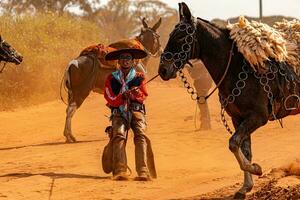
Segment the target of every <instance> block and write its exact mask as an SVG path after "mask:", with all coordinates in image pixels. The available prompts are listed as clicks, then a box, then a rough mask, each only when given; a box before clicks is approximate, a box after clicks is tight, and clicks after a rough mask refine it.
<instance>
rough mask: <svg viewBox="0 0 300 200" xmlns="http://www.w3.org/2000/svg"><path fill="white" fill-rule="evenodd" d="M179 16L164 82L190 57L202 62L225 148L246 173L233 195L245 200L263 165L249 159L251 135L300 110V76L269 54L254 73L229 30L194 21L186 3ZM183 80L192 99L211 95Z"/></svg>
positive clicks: (164, 67) (163, 62)
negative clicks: (226, 134)
mask: <svg viewBox="0 0 300 200" xmlns="http://www.w3.org/2000/svg"><path fill="white" fill-rule="evenodd" d="M179 15H180V21H179V23H178V24H177V25H176V26H175V28H174V30H173V31H172V32H171V34H170V37H169V40H168V42H167V45H166V47H165V49H164V52H163V53H162V55H161V62H160V66H159V71H158V72H159V74H160V76H161V78H162V79H163V80H165V81H167V80H169V79H171V78H175V77H176V73H177V72H179V75H180V76H181V77H183V72H182V71H181V69H182V68H183V66H184V65H185V64H186V63H188V62H189V60H190V59H201V60H202V61H203V63H204V65H205V67H206V68H207V70H208V72H209V73H210V75H211V77H212V79H213V80H214V82H215V84H216V88H215V90H213V92H214V91H216V89H218V91H219V100H220V103H221V118H222V122H223V123H224V125H225V127H226V129H227V130H228V131H229V132H230V133H231V134H232V135H231V137H230V139H229V149H230V151H231V152H232V153H233V154H234V156H235V158H236V160H237V161H238V164H239V166H240V168H241V170H242V171H243V172H244V183H243V185H242V187H241V188H240V189H239V190H238V191H237V192H236V193H235V195H234V198H236V199H241V198H245V196H246V193H248V192H250V191H251V190H252V187H253V180H252V175H258V176H260V175H262V168H261V167H260V166H259V165H258V164H256V163H252V150H251V134H252V133H253V132H254V131H255V130H256V129H258V128H259V127H262V126H264V125H265V124H267V122H268V121H269V120H276V119H277V120H280V119H282V118H284V117H286V116H289V115H296V114H299V113H300V107H299V95H300V78H299V76H298V75H297V74H296V73H295V71H294V70H292V68H291V66H290V65H289V64H288V63H287V62H285V61H284V60H283V61H281V62H279V61H276V59H274V58H272V57H269V58H268V60H265V61H264V63H265V67H266V69H267V71H266V72H265V73H259V72H258V71H255V70H254V68H253V67H252V66H251V64H250V63H249V61H248V60H247V59H246V57H245V56H244V55H243V54H242V53H241V52H240V51H239V49H238V47H237V43H236V42H235V41H234V40H233V39H231V38H230V30H229V29H228V28H221V27H219V26H216V25H215V24H213V23H211V22H209V21H207V20H204V19H201V18H196V19H195V18H194V17H193V16H192V15H191V12H190V9H189V8H188V6H187V5H186V4H185V3H180V4H179ZM183 81H184V83H185V86H186V88H187V90H188V92H189V93H191V95H192V98H193V99H194V100H197V101H206V100H207V99H208V98H209V97H210V95H211V93H210V94H209V95H207V96H198V95H197V93H195V92H194V90H193V89H191V86H190V85H189V84H188V82H187V80H186V79H184V80H183ZM292 97H295V98H292ZM225 112H226V113H227V114H229V116H230V117H231V120H232V122H233V125H234V129H235V130H234V131H232V130H231V129H230V127H229V125H228V124H227V121H226V119H225Z"/></svg>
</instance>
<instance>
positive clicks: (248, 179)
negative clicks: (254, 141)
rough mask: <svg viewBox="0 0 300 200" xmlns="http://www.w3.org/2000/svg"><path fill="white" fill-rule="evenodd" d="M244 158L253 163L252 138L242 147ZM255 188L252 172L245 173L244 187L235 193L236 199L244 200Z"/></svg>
mask: <svg viewBox="0 0 300 200" xmlns="http://www.w3.org/2000/svg"><path fill="white" fill-rule="evenodd" d="M241 149H242V152H243V154H244V156H245V157H246V158H247V159H248V160H249V161H250V162H251V160H252V152H251V137H248V138H246V139H245V140H244V141H243V143H242V146H241ZM252 188H253V179H252V174H251V173H250V172H247V171H244V184H243V186H242V187H241V188H240V189H239V190H238V191H237V192H236V193H235V195H234V199H244V198H245V197H246V193H247V192H250V191H251V190H252Z"/></svg>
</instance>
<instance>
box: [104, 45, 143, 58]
mask: <svg viewBox="0 0 300 200" xmlns="http://www.w3.org/2000/svg"><path fill="white" fill-rule="evenodd" d="M124 53H130V54H131V55H132V58H133V59H142V58H145V57H147V55H148V54H147V53H146V52H145V51H144V50H142V49H131V48H128V49H120V50H116V51H112V52H110V53H108V54H107V55H106V56H105V60H119V58H120V55H121V54H124Z"/></svg>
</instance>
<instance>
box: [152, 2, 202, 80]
mask: <svg viewBox="0 0 300 200" xmlns="http://www.w3.org/2000/svg"><path fill="white" fill-rule="evenodd" d="M179 18H180V20H179V23H177V24H176V26H175V28H174V29H173V31H172V32H171V34H170V37H169V40H168V42H167V45H166V47H165V49H164V51H163V53H162V54H161V57H160V65H159V69H158V73H159V75H160V76H161V78H162V79H163V80H169V79H171V78H175V77H176V72H177V71H179V70H180V69H182V68H183V67H184V65H185V64H186V63H188V64H189V60H190V59H194V58H196V52H195V50H196V47H197V45H196V39H197V38H196V24H195V20H194V17H193V16H192V14H191V12H190V9H189V8H188V6H187V5H186V4H185V3H179Z"/></svg>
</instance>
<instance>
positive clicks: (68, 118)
mask: <svg viewBox="0 0 300 200" xmlns="http://www.w3.org/2000/svg"><path fill="white" fill-rule="evenodd" d="M76 110H77V105H76V103H75V102H69V103H68V107H67V109H66V114H67V116H66V122H65V130H64V136H65V137H66V142H67V143H72V142H76V139H75V137H74V136H73V135H72V129H71V128H72V126H71V122H72V117H73V115H74V114H75V112H76Z"/></svg>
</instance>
